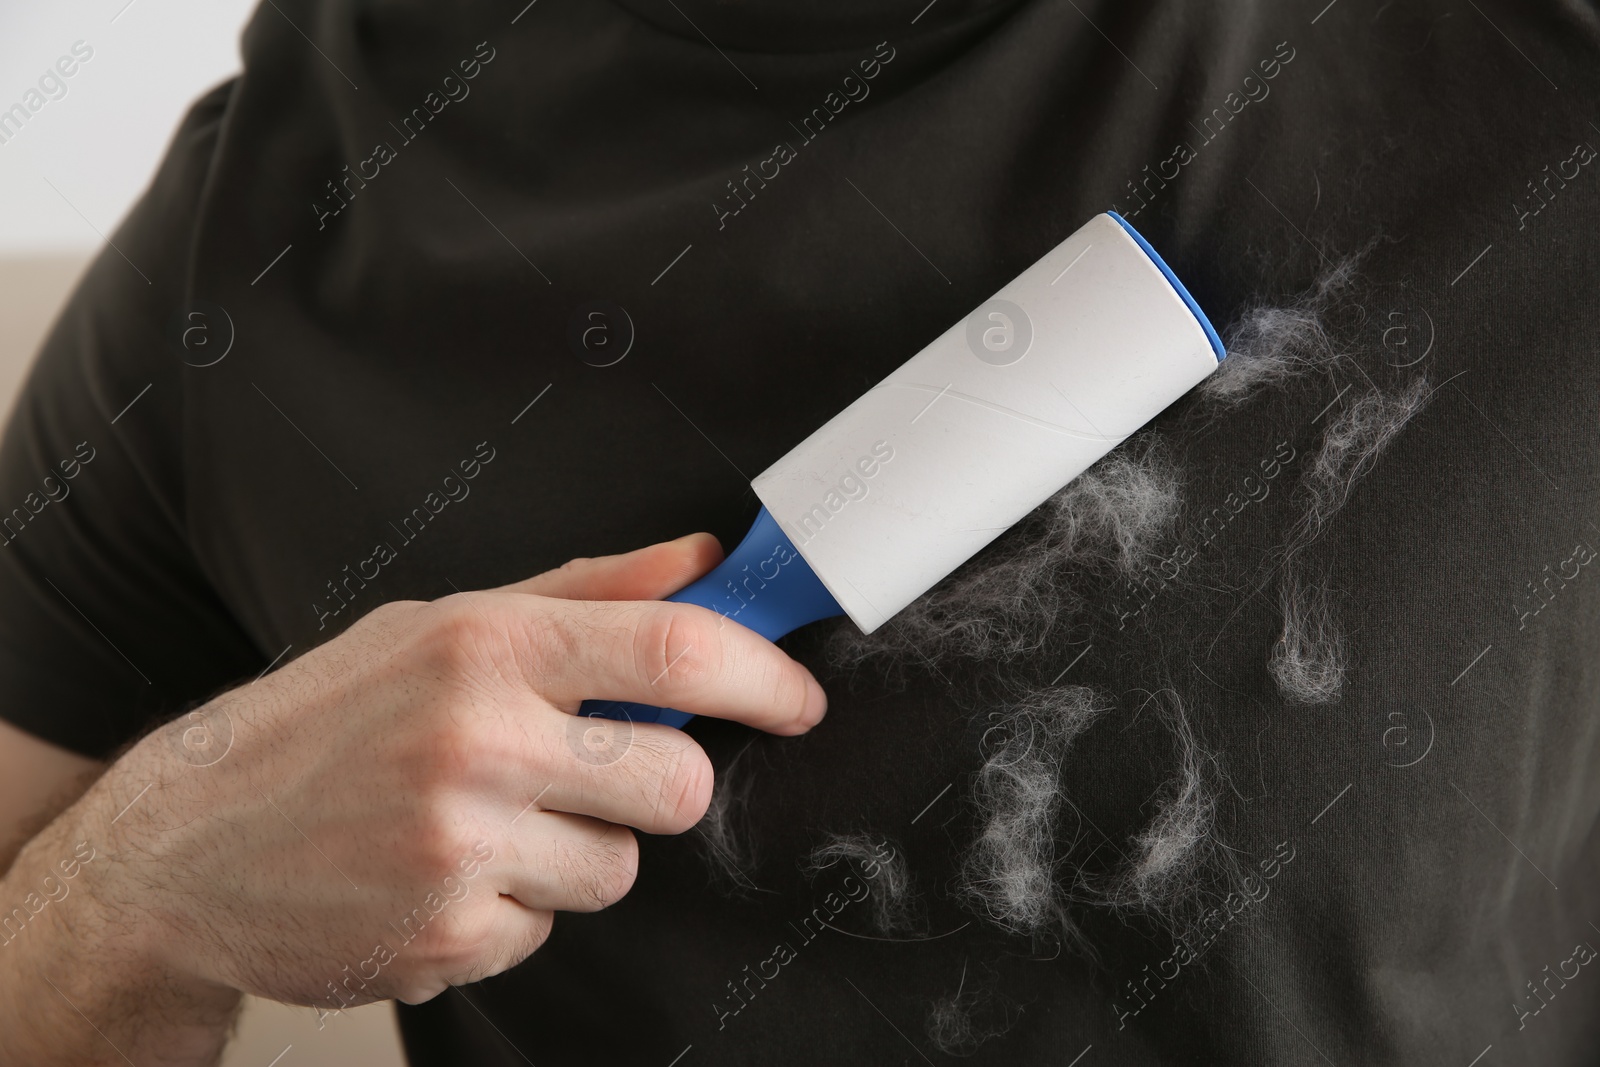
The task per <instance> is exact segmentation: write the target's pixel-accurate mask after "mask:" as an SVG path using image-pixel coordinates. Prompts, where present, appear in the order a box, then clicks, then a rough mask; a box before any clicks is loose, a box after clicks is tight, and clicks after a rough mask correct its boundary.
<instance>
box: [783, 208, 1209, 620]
mask: <svg viewBox="0 0 1600 1067" xmlns="http://www.w3.org/2000/svg"><path fill="white" fill-rule="evenodd" d="M996 300H1001V301H1009V302H1010V304H1012V305H1015V307H1016V308H1020V309H1021V311H1022V315H1021V316H1018V315H1016V314H1015V312H1014V309H1009V308H1004V307H1000V308H997V307H995V306H994V304H995V301H996ZM995 315H998V316H1000V317H998V318H997V317H993V316H995ZM969 324H970V325H971V328H970V329H969ZM1029 326H1031V333H1032V337H1031V341H1028V340H1026V339H1025V335H1026V333H1027V332H1028V327H1029ZM969 338H970V339H969ZM1024 345H1026V348H1025V350H1024ZM1019 352H1020V353H1021V355H1020V358H1019V357H1018V353H1019ZM978 353H983V355H982V356H981V357H980V355H979V354H978ZM1012 360H1014V362H1008V361H1012ZM1216 367H1217V359H1216V356H1215V354H1214V353H1213V351H1212V348H1211V344H1210V342H1209V341H1208V339H1207V337H1206V334H1205V331H1204V330H1202V329H1201V327H1200V324H1199V322H1198V321H1197V320H1196V318H1195V316H1194V313H1193V312H1192V311H1190V310H1189V307H1188V305H1187V304H1185V302H1184V300H1183V298H1182V297H1181V296H1179V295H1178V292H1177V291H1176V290H1175V289H1174V288H1173V286H1172V284H1171V283H1170V282H1169V281H1168V280H1167V278H1166V276H1165V275H1164V274H1163V273H1162V272H1161V270H1160V268H1159V267H1157V266H1156V264H1155V263H1154V262H1153V261H1152V260H1151V259H1150V257H1149V256H1147V255H1146V254H1145V252H1144V250H1143V249H1141V248H1140V247H1139V245H1138V244H1137V243H1136V242H1135V241H1134V240H1133V238H1132V237H1130V236H1129V235H1128V233H1127V232H1126V231H1125V230H1123V228H1122V227H1121V226H1120V225H1119V224H1118V223H1117V221H1116V220H1115V219H1113V218H1112V217H1111V216H1110V215H1097V216H1095V217H1094V218H1093V219H1091V220H1090V221H1089V222H1088V223H1087V224H1085V225H1084V226H1083V227H1082V228H1081V229H1079V230H1078V231H1077V232H1076V233H1074V234H1073V235H1072V236H1071V237H1068V238H1067V239H1066V240H1065V241H1063V242H1062V243H1061V244H1059V245H1057V246H1056V247H1055V249H1054V250H1052V251H1051V252H1050V253H1049V254H1047V255H1046V256H1045V257H1044V258H1043V259H1041V260H1039V262H1037V263H1035V264H1034V265H1033V266H1032V267H1030V268H1028V269H1027V270H1026V271H1024V272H1023V273H1022V274H1021V275H1019V276H1018V277H1017V278H1016V279H1015V280H1014V281H1012V282H1011V283H1010V284H1008V285H1007V286H1006V287H1005V288H1003V289H1001V290H1000V291H999V292H998V293H996V294H995V296H994V297H993V298H992V299H991V300H989V301H985V302H984V304H983V305H982V306H981V307H979V308H977V309H975V310H974V311H973V312H972V313H971V314H970V315H968V316H966V317H965V318H963V319H962V320H961V321H960V322H957V323H956V324H955V325H954V326H951V327H950V329H948V330H946V331H945V332H944V333H943V334H942V335H940V337H939V338H938V339H937V340H935V341H934V342H933V343H932V344H930V345H929V346H928V347H927V348H925V349H923V350H922V351H921V352H919V353H917V354H916V355H915V356H913V357H912V358H911V359H910V360H908V361H907V362H906V363H905V364H904V365H902V366H901V367H900V368H899V369H898V370H896V371H894V373H892V374H890V375H889V376H888V377H887V378H885V379H884V380H883V381H882V382H880V383H879V384H878V385H876V386H874V387H873V388H872V389H871V390H870V391H869V392H867V393H866V394H865V395H864V396H862V397H861V398H860V399H859V400H857V401H855V402H854V403H853V404H851V405H850V406H849V407H847V408H845V409H844V410H843V411H842V412H840V413H839V414H838V415H836V416H834V417H833V418H832V419H830V420H829V421H828V422H827V424H826V425H824V426H823V427H822V428H821V429H819V430H817V431H816V432H815V433H813V434H812V435H811V436H810V437H807V438H806V439H805V440H804V441H802V442H801V443H800V444H799V445H797V446H796V447H795V448H794V449H792V450H791V451H790V452H789V453H788V454H787V455H785V456H784V457H783V458H782V459H780V460H778V461H777V462H776V463H774V464H773V465H772V466H771V467H769V468H767V469H766V470H765V471H763V472H762V473H761V475H760V476H759V477H757V478H756V479H755V481H754V483H753V487H754V489H755V491H756V495H757V496H759V497H760V498H761V501H762V503H764V504H765V505H766V506H767V508H768V510H769V511H771V512H772V515H773V517H774V518H776V519H777V521H778V525H779V526H780V527H782V529H783V531H784V533H786V534H787V535H788V536H789V537H790V539H791V540H793V542H794V544H795V546H796V547H797V548H798V549H799V550H800V554H801V555H802V556H803V557H804V558H805V560H806V562H807V563H808V564H810V565H811V568H812V570H814V571H815V572H816V573H817V576H818V577H819V578H821V579H822V582H823V584H824V585H826V586H827V587H828V590H829V591H830V592H831V593H832V594H833V596H834V598H835V599H836V600H838V602H839V604H840V605H841V606H842V607H843V608H844V609H845V611H846V612H847V613H848V614H849V616H850V618H851V619H852V620H853V621H854V622H855V623H856V625H858V626H859V627H861V629H862V630H863V631H865V632H867V633H871V632H872V631H873V630H875V629H877V628H878V627H879V626H881V625H882V624H883V623H884V622H886V621H888V620H889V619H890V618H891V617H892V616H894V615H895V613H897V612H898V611H900V609H902V608H904V607H905V606H906V605H907V604H909V603H911V602H912V601H913V600H915V599H916V598H917V597H919V596H921V595H922V594H923V593H924V592H926V591H927V590H928V589H930V588H931V587H932V586H934V585H935V584H937V583H938V582H939V581H940V579H942V578H944V577H945V576H946V575H948V574H949V573H950V572H951V571H953V570H955V569H956V568H957V567H959V566H960V565H961V564H962V563H964V562H966V561H967V560H968V559H970V558H971V557H972V556H973V555H974V554H975V553H976V552H977V551H978V550H979V549H981V548H983V546H984V545H986V544H988V543H989V542H990V541H992V540H994V539H995V538H996V537H998V536H999V535H1000V534H1002V533H1004V532H1005V531H1006V530H1007V529H1009V528H1010V527H1011V526H1012V525H1013V524H1015V523H1016V522H1017V521H1018V520H1019V519H1021V518H1022V517H1023V516H1025V515H1027V514H1028V513H1029V512H1030V511H1032V510H1033V509H1034V508H1036V507H1038V506H1039V505H1040V504H1041V503H1043V502H1044V501H1045V500H1046V499H1047V498H1049V497H1050V496H1051V495H1052V494H1053V493H1055V492H1056V491H1057V490H1058V489H1060V488H1061V487H1062V486H1064V485H1066V484H1067V483H1068V482H1069V481H1071V480H1072V479H1073V478H1075V477H1077V476H1078V475H1079V474H1081V473H1083V471H1084V470H1085V469H1086V468H1087V467H1088V466H1089V465H1090V464H1092V463H1094V461H1095V460H1097V459H1099V458H1100V457H1101V456H1103V455H1105V454H1106V453H1107V452H1109V451H1110V450H1111V449H1112V448H1114V447H1115V446H1116V445H1117V444H1118V443H1119V442H1121V441H1122V440H1123V439H1124V438H1126V437H1127V436H1128V435H1129V434H1131V433H1133V431H1135V430H1137V429H1138V428H1139V427H1141V426H1143V425H1144V424H1145V423H1146V422H1149V421H1150V420H1151V419H1152V418H1154V417H1155V416H1156V415H1158V414H1159V413H1160V412H1161V411H1162V410H1164V409H1165V408H1166V407H1167V406H1168V405H1170V404H1171V403H1172V402H1173V401H1175V400H1177V399H1178V398H1179V397H1180V396H1182V395H1183V394H1184V393H1186V392H1188V391H1189V390H1190V389H1191V388H1193V387H1194V386H1195V385H1196V384H1197V383H1199V382H1200V381H1201V380H1202V379H1204V378H1205V377H1206V376H1207V375H1208V374H1210V373H1211V372H1212V371H1214V370H1215V369H1216ZM886 456H887V457H888V458H884V457H886Z"/></svg>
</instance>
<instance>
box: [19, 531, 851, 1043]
mask: <svg viewBox="0 0 1600 1067" xmlns="http://www.w3.org/2000/svg"><path fill="white" fill-rule="evenodd" d="M720 557H721V551H720V549H719V548H718V547H717V544H716V542H715V540H714V539H712V538H711V537H709V536H708V535H694V536H691V537H688V538H683V539H680V540H678V541H673V542H668V543H666V544H662V545H655V546H652V547H650V548H646V549H641V550H639V551H637V552H633V553H629V554H627V555H622V556H612V557H604V558H600V559H592V560H587V559H586V560H574V561H573V562H571V563H569V564H567V565H565V566H563V567H561V568H560V569H559V570H556V571H552V572H549V573H547V574H543V575H540V576H538V577H535V578H531V579H528V580H527V581H524V582H520V583H517V584H515V585H511V586H506V587H503V588H501V589H495V590H487V591H482V592H470V593H462V594H457V595H454V596H448V597H445V598H443V599H442V600H438V601H434V602H431V603H421V602H397V603H391V604H386V605H383V606H381V607H379V608H377V609H376V610H374V611H372V612H371V613H370V614H368V615H367V616H365V617H364V618H362V619H361V620H360V621H359V622H357V623H356V624H355V625H354V626H352V627H351V628H350V630H349V631H348V632H346V633H345V634H343V635H341V636H340V637H338V638H336V639H334V640H332V641H329V642H328V643H327V644H325V645H323V646H321V647H319V648H317V649H315V650H314V651H311V652H308V653H307V654H305V655H304V656H302V657H300V658H299V659H297V660H295V661H293V662H291V663H289V664H288V665H287V666H285V667H283V668H282V669H280V670H278V671H277V672H276V673H274V674H271V675H268V676H267V677H265V678H263V679H261V680H260V681H258V682H255V683H253V684H250V685H246V686H243V687H241V688H239V689H235V690H233V691H231V692H228V693H226V694H224V695H222V696H220V697H218V698H216V699H215V700H212V701H211V702H209V703H208V704H206V705H204V706H203V707H201V708H200V709H198V710H197V711H195V712H192V713H190V714H189V715H188V716H185V717H183V718H180V719H179V720H177V721H175V722H174V723H172V724H170V725H169V726H167V727H165V728H163V729H161V730H158V731H157V732H155V733H153V734H151V735H149V736H148V737H146V738H145V739H144V740H143V741H141V742H140V743H139V744H138V745H137V746H135V747H134V748H133V749H131V750H130V751H129V752H128V753H127V754H126V755H125V756H124V757H123V758H122V759H120V760H118V761H117V762H116V763H115V764H114V765H113V766H112V767H111V768H110V770H108V771H107V772H106V774H105V775H104V776H103V777H102V778H101V779H100V780H99V781H98V782H97V783H96V784H95V785H94V786H93V787H92V788H91V789H90V790H89V791H88V792H87V793H86V794H85V795H84V796H83V798H82V799H81V800H79V802H78V803H77V804H75V805H73V806H72V807H71V808H69V809H68V810H67V811H66V812H64V813H63V814H62V815H61V816H60V817H59V818H58V819H57V820H56V821H55V822H54V823H52V824H51V825H50V826H49V827H48V828H47V829H46V830H45V831H44V832H43V833H41V834H40V835H39V836H38V837H36V838H34V839H33V840H32V841H31V842H29V844H28V845H27V846H26V847H25V848H24V850H23V851H22V853H21V854H20V855H19V857H18V860H17V862H16V864H15V865H14V866H13V868H12V870H11V871H10V872H9V873H8V874H7V876H6V878H5V879H4V880H3V881H0V890H4V891H5V893H6V894H8V895H7V896H6V897H3V898H0V907H9V906H10V904H11V903H12V901H11V900H10V897H11V896H18V897H19V899H20V897H21V895H23V894H26V893H28V892H29V891H30V889H31V888H32V886H33V883H35V882H40V881H41V880H42V879H43V878H45V877H46V876H53V877H55V878H56V879H57V881H60V879H61V878H62V877H64V872H65V870H66V868H65V867H63V866H62V862H63V861H65V860H70V859H72V858H74V856H76V858H77V860H78V864H77V870H76V872H75V875H74V878H75V882H76V884H75V885H70V892H69V893H68V894H67V895H65V896H64V897H62V899H61V900H60V902H59V903H51V904H50V905H49V906H48V907H47V908H45V909H44V910H43V912H41V913H40V915H39V916H38V918H42V919H45V920H48V921H47V922H44V923H32V922H31V923H30V924H29V928H25V929H23V930H22V931H21V933H20V935H19V936H18V937H16V938H15V939H14V940H13V941H11V942H9V943H8V944H7V945H6V946H5V947H0V1003H3V1002H5V1001H8V1000H9V1001H11V1002H12V1004H13V1009H14V1010H16V1011H18V1012H20V1011H21V1010H22V1002H21V1001H19V1000H17V999H15V998H13V996H12V994H13V993H18V994H19V996H20V990H19V989H18V986H19V985H20V984H21V983H23V982H27V981H29V980H31V976H23V975H19V974H17V973H15V971H16V969H17V967H18V964H19V963H20V962H21V959H22V953H19V952H18V948H19V947H25V946H27V945H28V944H29V938H30V937H31V938H34V947H35V948H36V949H38V950H39V951H38V952H37V953H30V954H29V956H28V959H29V960H30V961H34V962H30V964H29V965H30V966H38V967H39V968H40V969H41V971H42V972H43V976H44V977H46V978H49V979H50V980H51V983H52V984H53V985H55V986H56V987H57V988H56V990H55V992H53V993H52V992H50V990H49V989H48V988H45V989H44V990H43V991H42V995H41V996H39V997H35V996H33V995H32V994H29V995H27V996H26V997H24V998H22V999H23V1000H26V1001H27V1002H30V1003H31V1002H35V1001H37V1003H38V1004H39V1006H40V1007H43V1005H44V1004H45V1003H46V1002H52V1003H54V1004H55V1006H56V1010H54V1011H51V1012H50V1017H51V1018H55V1019H59V1020H60V1024H59V1025H60V1026H62V1027H66V1026H68V1025H69V1023H70V1024H71V1025H74V1026H79V1027H82V1029H83V1031H84V1032H85V1033H87V1034H88V1037H89V1038H91V1039H92V1040H91V1041H84V1042H81V1043H80V1042H78V1041H73V1042H71V1045H72V1046H73V1047H77V1046H79V1045H80V1044H81V1047H82V1049H83V1050H85V1053H87V1052H88V1050H90V1049H93V1048H94V1047H95V1042H101V1039H100V1038H97V1037H95V1036H94V1034H93V1032H92V1031H91V1030H90V1028H89V1027H87V1026H84V1025H83V1023H84V1020H83V1019H76V1018H74V1017H73V1012H78V1011H81V1012H82V1013H83V1015H84V1016H85V1018H87V1019H88V1020H89V1021H91V1022H93V1023H94V1024H95V1026H96V1027H98V1028H99V1029H100V1030H101V1031H102V1035H103V1037H104V1039H105V1040H104V1041H103V1042H101V1043H100V1046H99V1051H98V1052H95V1053H93V1055H96V1056H99V1055H102V1054H104V1055H105V1056H106V1057H107V1062H113V1061H114V1062H121V1059H120V1055H118V1054H113V1052H112V1049H110V1048H108V1047H105V1046H106V1045H110V1044H113V1043H115V1044H116V1045H117V1046H118V1049H119V1050H120V1054H124V1055H128V1056H132V1057H133V1058H134V1059H135V1060H136V1061H138V1062H144V1061H143V1060H140V1059H139V1055H138V1052H136V1051H135V1050H138V1051H140V1052H149V1053H151V1054H152V1058H153V1059H155V1061H156V1062H208V1061H209V1058H210V1057H211V1056H214V1055H215V1051H216V1049H219V1048H220V1046H221V1041H222V1031H223V1029H224V1028H225V1026H226V1022H227V1017H228V1014H229V1013H230V1012H231V1005H232V1003H233V1001H234V1000H235V999H236V997H237V994H236V993H234V992H233V991H234V990H243V991H246V992H250V993H256V994H260V995H262V996H267V997H271V998H274V999H277V1000H281V1001H286V1002H289V1003H293V1004H305V1005H320V1006H322V1007H324V1008H326V1009H327V1010H329V1011H333V1010H336V1009H338V1008H341V1007H345V1006H350V1005H353V1004H356V1003H365V1002H368V1001H372V1000H376V999H382V998H387V997H394V998H397V999H400V1000H404V1001H407V1002H410V1003H416V1002H420V1001H423V1000H427V999H428V998H430V997H433V996H435V995H437V994H438V993H440V992H442V991H443V990H444V989H445V988H446V987H447V986H449V985H452V984H460V983H464V982H471V981H474V980H477V979H481V978H484V977H487V976H489V975H493V974H497V973H499V972H501V971H503V970H506V969H507V968H509V967H511V966H513V965H515V964H516V963H518V962H520V961H521V960H523V959H524V958H526V957H527V956H528V955H529V954H530V953H532V952H533V951H534V950H535V949H537V948H538V947H539V945H540V944H541V943H543V941H544V940H545V938H546V937H548V936H549V933H550V928H551V923H552V920H553V913H554V912H557V911H594V910H597V909H600V908H604V907H606V906H607V905H609V904H611V903H614V902H615V901H617V900H618V899H620V898H621V897H622V896H623V895H624V894H625V893H627V891H628V889H629V887H630V886H631V885H632V884H633V880H634V876H635V873H636V867H637V862H638V846H637V843H636V841H635V839H634V836H633V833H632V831H631V830H630V829H629V827H633V828H636V829H639V830H643V831H645V832H647V833H657V834H675V833H681V832H682V831H684V830H686V829H688V828H689V827H691V826H693V825H694V824H695V823H696V822H697V821H698V820H699V819H700V817H701V816H702V815H703V814H704V813H705V811H706V808H707V806H708V804H709V803H710V797H711V786H712V769H711V764H710V762H709V760H708V759H707V757H706V755H705V753H704V752H703V751H702V750H701V749H700V747H699V746H698V745H697V744H696V743H695V742H694V740H693V739H692V738H691V737H689V736H688V735H687V734H685V733H683V732H681V731H678V730H675V729H672V728H670V727H666V726H660V725H656V724H653V723H652V724H629V723H613V722H610V721H607V720H601V719H588V718H581V717H577V716H575V715H574V714H573V712H574V711H575V710H576V709H577V707H578V705H579V703H580V702H582V701H583V700H585V699H590V698H599V699H611V700H622V701H634V702H638V703H645V704H654V705H660V706H671V707H675V708H681V709H682V710H684V711H687V712H691V713H694V714H696V715H709V716H714V717H719V718H726V719H733V720H737V721H739V722H743V723H746V724H748V725H750V726H754V727H757V728H760V729H763V730H767V731H770V732H773V733H779V734H798V733H802V732H804V731H806V730H808V729H810V728H811V727H812V726H814V725H816V724H817V722H818V721H820V720H821V718H822V716H823V713H824V711H825V708H826V700H825V698H824V696H823V694H822V690H821V687H820V686H818V685H817V683H816V681H815V679H813V678H812V677H811V675H810V674H809V672H807V671H806V670H805V668H803V667H801V666H800V665H799V664H798V663H796V662H794V661H793V660H791V659H790V658H789V657H788V656H786V655H784V654H783V653H782V652H781V651H779V650H778V649H777V648H776V647H775V646H774V645H773V644H771V643H770V642H769V641H767V640H765V639H764V638H761V637H759V636H757V635H756V634H754V633H752V632H751V631H749V630H746V629H744V628H743V627H740V626H738V625H736V624H733V623H729V622H727V621H726V620H724V619H722V618H721V617H720V616H718V615H716V614H715V613H713V612H710V611H707V610H705V609H703V608H698V607H694V606H690V605H677V604H665V603H660V602H658V601H656V600H655V599H653V598H656V597H660V596H665V595H667V594H669V593H671V592H672V591H674V590H676V589H678V588H680V587H681V586H683V585H684V584H686V582H688V581H689V580H691V579H693V578H694V577H696V576H698V575H699V574H701V573H704V571H706V570H707V569H709V568H710V567H711V566H713V565H714V564H715V563H716V562H717V561H718V560H719V559H720ZM86 850H87V852H86ZM88 852H92V858H91V859H89V860H83V856H84V855H86V854H88ZM52 872H53V874H52ZM62 884H64V885H67V884H68V883H65V882H63V883H62ZM51 908H53V909H55V911H54V913H53V914H49V912H50V909H51ZM35 925H38V926H40V927H42V928H39V929H35V928H32V927H34V926H35ZM35 935H37V936H35ZM8 954H10V955H11V956H12V958H11V959H9V960H8V959H7V955H8ZM47 960H48V961H49V962H46V961H47ZM72 961H76V962H72ZM6 972H13V973H9V974H8V973H6ZM51 998H56V999H54V1000H53V1001H52V1000H51ZM63 1000H66V1001H68V1002H69V1006H70V1007H71V1008H72V1012H66V1010H65V1008H64V1007H63V1006H62V1005H61V1003H60V1002H61V1001H63ZM85 1002H87V1004H86V1003H85ZM96 1009H98V1010H99V1011H100V1013H101V1015H100V1017H98V1018H97V1017H96V1015H95V1010H96ZM152 1012H153V1013H154V1014H153V1015H152ZM5 1014H8V1013H7V1012H6V1010H5V1009H3V1008H0V1049H6V1046H7V1045H9V1044H10V1043H12V1042H13V1041H15V1040H17V1038H18V1037H19V1036H21V1035H20V1034H19V1029H18V1028H19V1027H20V1028H21V1029H22V1031H23V1032H27V1031H29V1030H31V1029H32V1027H33V1026H36V1025H37V1024H38V1021H39V1019H38V1017H37V1016H36V1017H35V1018H34V1019H33V1022H32V1024H31V1025H30V1022H29V1021H28V1019H26V1018H24V1017H21V1016H20V1015H19V1016H16V1017H13V1018H11V1019H4V1018H3V1016H4V1015H5ZM163 1017H164V1018H166V1020H167V1022H168V1023H169V1025H166V1026H162V1025H160V1023H161V1019H162V1018H163ZM62 1037H63V1035H62V1034H61V1033H59V1032H56V1033H35V1034H34V1035H33V1037H32V1038H31V1039H25V1040H29V1044H28V1045H27V1046H25V1047H26V1049H27V1056H28V1061H29V1062H34V1063H49V1062H56V1060H54V1059H52V1058H51V1057H52V1056H61V1055H62V1050H63V1047H64V1045H63V1041H62ZM208 1039H209V1040H208ZM35 1041H36V1042H37V1048H34V1045H33V1042H35ZM6 1050H7V1051H10V1052H11V1053H12V1054H13V1055H18V1056H20V1055H21V1049H20V1048H14V1049H6ZM168 1057H170V1058H168ZM65 1061H66V1060H65V1059H63V1060H62V1062H65ZM78 1061H79V1060H77V1059H75V1060H74V1062H78ZM7 1062H9V1061H7Z"/></svg>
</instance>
